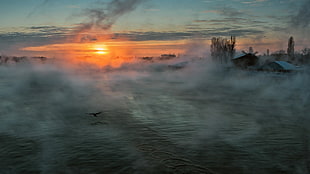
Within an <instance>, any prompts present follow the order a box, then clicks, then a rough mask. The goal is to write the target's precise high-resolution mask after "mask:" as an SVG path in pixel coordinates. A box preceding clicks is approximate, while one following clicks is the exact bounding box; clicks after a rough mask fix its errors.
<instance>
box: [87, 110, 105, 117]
mask: <svg viewBox="0 0 310 174" xmlns="http://www.w3.org/2000/svg"><path fill="white" fill-rule="evenodd" d="M101 113H102V112H101V111H100V112H91V113H86V114H87V115H91V116H94V117H97V115H99V114H101Z"/></svg>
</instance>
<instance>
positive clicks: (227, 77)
mask: <svg viewBox="0 0 310 174" xmlns="http://www.w3.org/2000/svg"><path fill="white" fill-rule="evenodd" d="M178 61H179V60H178ZM172 63H176V62H165V61H163V62H153V63H146V62H142V61H141V62H135V63H128V64H124V65H123V66H121V67H119V68H109V67H105V68H99V67H95V66H90V65H88V66H86V65H85V66H83V65H81V66H79V67H70V68H68V67H67V66H59V65H58V64H56V63H46V64H40V65H32V64H23V63H21V64H16V65H7V66H0V98H1V100H0V141H1V144H0V173H44V174H45V173H98V174H100V173H290V174H292V173H296V174H304V173H309V170H310V160H309V157H310V156H309V155H310V152H309V148H310V147H309V146H310V145H309V136H308V134H309V128H308V124H309V117H308V115H309V114H308V113H309V104H310V103H309V98H310V91H309V85H310V82H309V70H308V69H307V68H305V71H304V72H301V73H297V74H289V73H287V74H277V73H264V72H248V71H240V70H235V69H227V68H223V67H220V66H216V65H213V64H212V63H210V62H208V61H207V60H197V61H193V62H190V63H189V64H188V65H187V66H186V67H185V68H183V69H179V70H173V69H169V68H168V66H167V65H168V64H172ZM92 112H102V113H101V114H99V115H98V117H93V116H91V115H88V114H87V113H92Z"/></svg>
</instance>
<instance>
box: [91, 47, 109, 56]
mask: <svg viewBox="0 0 310 174" xmlns="http://www.w3.org/2000/svg"><path fill="white" fill-rule="evenodd" d="M94 50H95V54H99V55H104V54H108V50H107V48H106V47H105V46H95V49H94Z"/></svg>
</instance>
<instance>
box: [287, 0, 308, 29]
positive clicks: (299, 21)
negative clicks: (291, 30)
mask: <svg viewBox="0 0 310 174" xmlns="http://www.w3.org/2000/svg"><path fill="white" fill-rule="evenodd" d="M309 9H310V1H309V0H306V1H304V3H303V4H302V5H301V7H300V8H299V10H298V12H297V14H296V15H294V16H292V19H291V27H301V28H305V27H309V24H310V20H309V19H310V10H309Z"/></svg>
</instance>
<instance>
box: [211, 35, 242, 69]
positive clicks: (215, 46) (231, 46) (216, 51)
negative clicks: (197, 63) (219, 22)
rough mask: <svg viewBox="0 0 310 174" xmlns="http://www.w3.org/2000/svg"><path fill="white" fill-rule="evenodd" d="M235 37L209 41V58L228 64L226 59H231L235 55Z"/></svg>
mask: <svg viewBox="0 0 310 174" xmlns="http://www.w3.org/2000/svg"><path fill="white" fill-rule="evenodd" d="M235 45H236V37H235V36H231V37H230V40H227V39H223V38H221V37H217V38H216V37H213V38H212V39H211V57H212V60H213V61H216V62H220V63H221V64H223V63H228V59H232V58H233V56H234V54H235V51H236V50H235Z"/></svg>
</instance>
